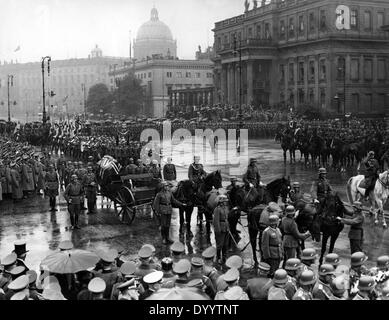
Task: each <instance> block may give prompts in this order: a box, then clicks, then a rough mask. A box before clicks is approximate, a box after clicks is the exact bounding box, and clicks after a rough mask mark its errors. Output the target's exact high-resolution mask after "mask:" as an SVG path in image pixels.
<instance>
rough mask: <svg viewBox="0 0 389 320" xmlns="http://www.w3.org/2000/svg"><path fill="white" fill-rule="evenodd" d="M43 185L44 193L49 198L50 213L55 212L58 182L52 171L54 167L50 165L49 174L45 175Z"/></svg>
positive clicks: (55, 174)
mask: <svg viewBox="0 0 389 320" xmlns="http://www.w3.org/2000/svg"><path fill="white" fill-rule="evenodd" d="M45 183H46V187H45V190H46V191H45V193H46V195H47V196H48V197H49V198H50V211H57V209H56V208H55V206H56V199H57V196H58V188H59V181H58V175H57V173H56V172H55V171H54V166H53V165H52V164H50V165H49V172H47V173H46V179H45Z"/></svg>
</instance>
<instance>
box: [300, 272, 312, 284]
mask: <svg viewBox="0 0 389 320" xmlns="http://www.w3.org/2000/svg"><path fill="white" fill-rule="evenodd" d="M315 282H316V276H315V274H314V272H313V271H312V270H306V271H303V273H302V274H301V276H300V284H301V285H303V286H306V285H310V284H314V283H315Z"/></svg>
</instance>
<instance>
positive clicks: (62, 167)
mask: <svg viewBox="0 0 389 320" xmlns="http://www.w3.org/2000/svg"><path fill="white" fill-rule="evenodd" d="M57 168H58V174H59V183H60V187H62V186H64V178H65V169H66V160H65V154H64V152H63V151H61V155H60V157H59V158H58V160H57Z"/></svg>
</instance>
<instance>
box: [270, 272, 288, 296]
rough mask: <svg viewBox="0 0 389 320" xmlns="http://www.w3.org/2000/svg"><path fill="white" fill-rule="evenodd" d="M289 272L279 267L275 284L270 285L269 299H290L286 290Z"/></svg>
mask: <svg viewBox="0 0 389 320" xmlns="http://www.w3.org/2000/svg"><path fill="white" fill-rule="evenodd" d="M287 283H288V274H287V272H286V271H285V270H284V269H278V270H277V271H276V272H275V273H274V277H273V285H272V286H271V287H270V289H269V292H268V295H267V300H289V298H288V295H287V292H286V284H287Z"/></svg>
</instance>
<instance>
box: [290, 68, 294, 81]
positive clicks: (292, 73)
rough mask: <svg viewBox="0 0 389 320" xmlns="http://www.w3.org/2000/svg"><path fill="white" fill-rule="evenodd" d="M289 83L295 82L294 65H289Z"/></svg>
mask: <svg viewBox="0 0 389 320" xmlns="http://www.w3.org/2000/svg"><path fill="white" fill-rule="evenodd" d="M289 81H290V82H294V63H289Z"/></svg>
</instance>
